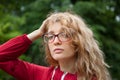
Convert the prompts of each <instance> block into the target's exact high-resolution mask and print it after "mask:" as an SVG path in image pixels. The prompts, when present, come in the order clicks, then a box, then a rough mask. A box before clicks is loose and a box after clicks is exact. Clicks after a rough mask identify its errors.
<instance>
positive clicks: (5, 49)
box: [0, 35, 77, 80]
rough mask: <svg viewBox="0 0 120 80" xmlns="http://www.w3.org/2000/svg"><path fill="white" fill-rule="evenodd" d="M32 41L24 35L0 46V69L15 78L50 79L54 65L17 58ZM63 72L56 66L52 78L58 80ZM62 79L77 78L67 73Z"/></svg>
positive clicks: (75, 79) (18, 79)
mask: <svg viewBox="0 0 120 80" xmlns="http://www.w3.org/2000/svg"><path fill="white" fill-rule="evenodd" d="M31 43H32V42H31V41H30V40H29V39H28V38H27V36H26V35H22V36H18V37H16V38H13V39H11V40H9V41H7V42H6V43H4V44H2V45H1V46H0V69H2V70H4V71H5V72H7V73H9V74H10V75H12V76H13V77H15V78H16V79H17V80H50V79H51V76H52V74H53V70H54V67H45V66H40V65H36V64H32V63H29V62H25V61H22V60H19V59H18V57H19V56H20V55H21V54H23V53H24V52H25V51H26V50H27V49H28V48H29V46H30V44H31ZM62 75H63V72H62V71H60V69H59V68H58V69H57V70H56V72H55V76H54V80H60V79H61V76H62ZM64 80H77V76H76V75H75V74H70V73H68V74H67V75H66V76H65V78H64Z"/></svg>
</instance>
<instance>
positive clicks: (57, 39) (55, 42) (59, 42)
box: [53, 36, 62, 44]
mask: <svg viewBox="0 0 120 80" xmlns="http://www.w3.org/2000/svg"><path fill="white" fill-rule="evenodd" d="M53 43H54V44H61V43H62V42H61V41H60V39H59V37H57V36H56V37H55V39H54V41H53Z"/></svg>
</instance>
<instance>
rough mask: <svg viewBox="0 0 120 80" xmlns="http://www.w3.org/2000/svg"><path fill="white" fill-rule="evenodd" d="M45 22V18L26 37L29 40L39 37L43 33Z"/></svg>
mask: <svg viewBox="0 0 120 80" xmlns="http://www.w3.org/2000/svg"><path fill="white" fill-rule="evenodd" d="M45 24H46V20H45V21H44V22H43V23H42V25H41V26H40V28H39V29H37V30H35V31H33V32H31V33H30V34H28V35H27V37H28V38H29V39H30V40H31V41H34V40H36V39H38V38H40V37H41V36H42V35H43V34H44V33H45Z"/></svg>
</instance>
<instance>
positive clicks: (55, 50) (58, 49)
mask: <svg viewBox="0 0 120 80" xmlns="http://www.w3.org/2000/svg"><path fill="white" fill-rule="evenodd" d="M63 50H64V49H61V48H55V49H54V52H55V53H61V52H62V51H63Z"/></svg>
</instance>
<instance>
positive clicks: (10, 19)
mask: <svg viewBox="0 0 120 80" xmlns="http://www.w3.org/2000/svg"><path fill="white" fill-rule="evenodd" d="M55 11H56V12H59V11H73V12H74V13H76V14H78V15H80V16H82V18H84V20H85V22H86V23H87V24H88V25H89V27H90V28H91V29H92V30H93V32H94V36H95V38H96V39H97V40H98V41H99V45H100V48H101V49H102V50H103V51H104V53H105V61H106V62H107V63H108V64H109V65H110V66H111V67H110V69H109V71H110V74H111V76H112V78H113V80H120V0H0V44H2V43H4V42H6V41H7V40H9V39H10V38H13V37H15V36H18V35H22V34H25V33H26V34H27V33H30V32H32V31H33V30H35V29H37V28H39V26H40V25H41V23H42V21H43V20H45V18H46V16H47V14H49V13H51V12H55ZM20 58H21V59H23V60H25V61H29V62H32V63H36V64H39V65H46V62H45V59H44V46H43V41H42V39H39V40H36V41H35V42H34V43H33V44H32V45H31V47H30V48H29V50H28V51H27V52H26V54H24V55H22V56H20ZM0 80H15V79H14V78H13V77H12V76H10V75H8V74H7V73H5V72H4V71H2V70H0Z"/></svg>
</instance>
